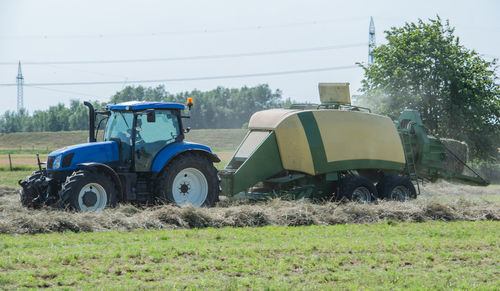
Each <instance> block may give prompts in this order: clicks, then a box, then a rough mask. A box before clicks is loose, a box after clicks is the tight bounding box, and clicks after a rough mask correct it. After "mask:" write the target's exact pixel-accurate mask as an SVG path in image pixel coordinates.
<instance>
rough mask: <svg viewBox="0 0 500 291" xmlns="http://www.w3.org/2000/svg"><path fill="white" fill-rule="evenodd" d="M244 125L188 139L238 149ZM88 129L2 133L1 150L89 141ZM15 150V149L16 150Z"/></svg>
mask: <svg viewBox="0 0 500 291" xmlns="http://www.w3.org/2000/svg"><path fill="white" fill-rule="evenodd" d="M245 133H246V130H244V129H194V130H191V131H190V132H189V133H187V134H186V141H192V142H198V143H202V144H206V145H208V146H210V147H211V148H212V149H214V150H218V151H231V150H234V149H236V147H237V146H238V145H239V144H240V142H241V140H242V139H243V137H244V136H245ZM87 137H88V132H87V131H60V132H17V133H7V134H2V135H0V153H1V154H6V153H9V152H10V151H9V150H11V151H12V153H27V152H32V153H35V152H44V153H46V152H47V151H51V150H54V149H58V148H61V147H64V146H67V145H72V144H78V143H85V142H87ZM14 150H15V151H14Z"/></svg>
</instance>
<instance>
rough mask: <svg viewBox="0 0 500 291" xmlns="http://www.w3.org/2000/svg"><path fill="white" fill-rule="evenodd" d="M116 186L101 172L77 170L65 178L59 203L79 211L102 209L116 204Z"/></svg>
mask: <svg viewBox="0 0 500 291" xmlns="http://www.w3.org/2000/svg"><path fill="white" fill-rule="evenodd" d="M116 192H117V191H116V188H115V185H114V183H113V181H112V180H111V178H110V177H108V176H107V175H104V174H103V173H98V172H94V171H88V170H79V171H76V172H74V173H73V174H72V175H71V176H69V177H68V178H66V182H64V184H63V185H62V189H61V192H60V200H59V204H60V205H61V206H62V207H64V208H70V209H74V210H76V211H81V212H90V211H102V210H104V208H106V207H113V206H115V204H116Z"/></svg>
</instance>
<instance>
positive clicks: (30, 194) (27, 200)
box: [19, 171, 42, 209]
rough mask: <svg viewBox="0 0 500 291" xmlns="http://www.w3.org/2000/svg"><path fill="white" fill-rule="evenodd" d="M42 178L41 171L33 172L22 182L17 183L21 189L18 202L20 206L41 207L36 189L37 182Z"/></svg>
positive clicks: (40, 200)
mask: <svg viewBox="0 0 500 291" xmlns="http://www.w3.org/2000/svg"><path fill="white" fill-rule="evenodd" d="M41 176H42V172H41V171H34V172H33V173H31V175H29V176H27V177H26V179H25V180H24V181H21V180H20V181H19V185H21V187H22V189H21V191H20V192H19V195H20V197H19V200H20V201H21V205H22V206H24V207H27V208H35V209H36V208H40V207H41V206H42V199H41V198H42V197H40V193H38V192H39V189H38V188H37V185H36V184H37V180H38V179H40V177H41Z"/></svg>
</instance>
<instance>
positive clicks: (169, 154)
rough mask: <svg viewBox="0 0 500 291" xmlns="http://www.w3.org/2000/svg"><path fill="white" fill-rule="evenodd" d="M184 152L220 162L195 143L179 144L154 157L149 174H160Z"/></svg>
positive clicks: (207, 148)
mask: <svg viewBox="0 0 500 291" xmlns="http://www.w3.org/2000/svg"><path fill="white" fill-rule="evenodd" d="M186 152H197V153H202V154H203V155H205V156H206V157H207V158H208V159H209V160H210V161H211V162H213V163H218V162H220V159H219V157H217V155H216V154H214V153H213V152H212V151H211V150H210V148H209V147H207V146H204V145H202V144H197V143H190V142H179V143H174V144H171V145H169V146H167V147H166V148H164V149H163V150H161V151H160V152H159V153H158V154H157V155H156V157H155V158H154V161H153V165H152V166H151V172H157V173H158V172H160V171H161V170H163V168H164V167H165V166H166V165H167V164H168V163H170V161H172V160H173V159H174V158H176V157H177V156H179V155H181V154H183V153H186Z"/></svg>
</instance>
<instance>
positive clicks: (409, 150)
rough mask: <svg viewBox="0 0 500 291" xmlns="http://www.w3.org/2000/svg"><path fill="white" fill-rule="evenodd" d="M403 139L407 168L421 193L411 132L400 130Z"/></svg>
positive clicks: (409, 175)
mask: <svg viewBox="0 0 500 291" xmlns="http://www.w3.org/2000/svg"><path fill="white" fill-rule="evenodd" d="M399 135H400V136H401V141H402V142H403V151H404V154H405V160H406V170H407V172H408V177H410V180H412V181H415V183H416V184H417V190H418V195H420V183H419V182H418V173H417V165H416V162H415V152H414V151H413V144H412V141H411V136H410V133H409V132H404V131H403V132H400V133H399Z"/></svg>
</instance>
